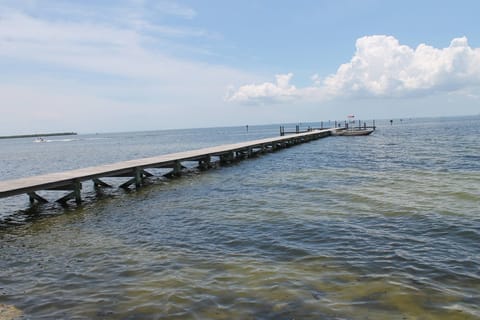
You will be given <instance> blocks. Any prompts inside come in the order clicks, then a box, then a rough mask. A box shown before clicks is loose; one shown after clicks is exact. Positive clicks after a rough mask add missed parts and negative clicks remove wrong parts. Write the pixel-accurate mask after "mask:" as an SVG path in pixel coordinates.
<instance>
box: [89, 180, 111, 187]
mask: <svg viewBox="0 0 480 320" xmlns="http://www.w3.org/2000/svg"><path fill="white" fill-rule="evenodd" d="M92 181H93V186H94V188H95V189H98V188H101V187H103V188H111V187H112V186H111V185H109V184H108V183H105V182H103V181H102V180H100V179H98V178H93V179H92Z"/></svg>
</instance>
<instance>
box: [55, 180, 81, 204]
mask: <svg viewBox="0 0 480 320" xmlns="http://www.w3.org/2000/svg"><path fill="white" fill-rule="evenodd" d="M71 190H72V192H70V193H69V194H67V195H65V196H63V197H61V198H60V199H58V200H57V201H56V202H58V203H60V204H62V205H66V204H67V201H68V200H70V199H75V202H76V203H77V205H79V204H81V203H82V195H81V192H80V191H81V190H82V184H81V183H80V181H74V182H73V184H72V185H71Z"/></svg>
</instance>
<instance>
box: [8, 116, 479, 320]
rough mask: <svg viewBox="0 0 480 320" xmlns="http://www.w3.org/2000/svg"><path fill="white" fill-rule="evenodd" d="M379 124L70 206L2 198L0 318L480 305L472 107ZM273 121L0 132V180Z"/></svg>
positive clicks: (409, 314)
mask: <svg viewBox="0 0 480 320" xmlns="http://www.w3.org/2000/svg"><path fill="white" fill-rule="evenodd" d="M377 125H378V127H379V128H378V130H377V131H376V132H375V133H374V134H373V135H371V136H368V137H329V138H325V139H320V140H317V141H313V142H310V143H306V144H302V145H299V146H296V147H293V148H289V149H285V150H282V151H279V152H277V153H273V154H266V155H263V156H261V157H258V158H255V159H252V160H245V161H242V162H239V163H237V164H234V165H230V166H227V167H221V168H217V169H213V170H210V171H208V172H204V173H201V174H199V173H195V172H191V173H189V174H187V176H186V177H183V178H182V179H176V180H171V181H166V180H163V179H159V178H156V179H154V182H153V183H152V184H150V185H148V186H146V187H144V188H142V189H140V190H139V191H130V192H125V191H121V190H118V189H117V188H114V189H111V190H110V189H106V190H105V191H104V194H102V195H96V194H95V192H94V191H93V189H92V188H91V187H89V186H85V187H84V190H83V193H82V195H83V196H84V198H85V199H86V201H85V203H84V204H83V205H82V206H80V207H78V208H77V207H76V206H75V205H72V206H70V207H69V208H66V209H64V208H61V207H59V206H56V205H54V204H47V205H45V206H44V207H43V208H31V209H29V208H28V199H27V197H26V196H19V197H14V198H11V199H0V223H1V226H0V318H1V315H2V313H1V310H2V308H3V309H4V310H6V309H7V308H8V307H10V308H12V307H13V306H14V307H15V308H16V309H18V311H19V312H22V314H23V317H24V318H25V319H166V318H168V319H175V318H178V319H245V318H252V319H480V307H479V306H480V246H479V243H480V161H479V160H480V156H479V155H480V141H479V139H478V137H479V136H480V118H479V117H470V118H448V119H413V120H410V119H408V120H404V121H402V122H400V121H395V122H394V124H393V126H390V124H389V123H387V122H385V123H378V122H377ZM277 134H278V126H263V127H255V126H250V128H249V132H248V133H246V132H245V128H214V129H192V130H175V131H167V132H165V131H159V132H140V133H122V134H108V135H107V134H101V135H80V136H76V137H74V138H73V140H69V139H67V140H64V139H62V138H61V137H56V138H54V137H51V138H50V140H53V141H51V142H47V143H34V142H33V139H20V140H4V141H2V140H0V148H1V149H0V159H1V160H0V161H1V163H2V166H1V168H0V170H1V171H0V177H1V178H2V180H5V179H11V178H16V177H20V176H29V175H32V174H40V173H46V172H53V171H61V170H66V169H74V168H79V167H85V166H90V165H97V164H101V163H110V162H115V161H120V160H127V159H132V158H138V157H146V156H153V155H158V154H163V153H170V152H175V151H181V150H190V149H196V148H201V147H206V146H212V145H218V144H224V143H232V142H237V141H245V140H252V139H257V138H263V137H269V136H275V135H277ZM121 182H123V180H118V181H113V183H114V184H115V183H116V185H119V184H120V183H121ZM46 196H47V197H49V199H52V200H53V199H54V198H55V197H56V196H58V193H54V194H50V193H47V194H46Z"/></svg>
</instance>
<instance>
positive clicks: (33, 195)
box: [28, 192, 48, 204]
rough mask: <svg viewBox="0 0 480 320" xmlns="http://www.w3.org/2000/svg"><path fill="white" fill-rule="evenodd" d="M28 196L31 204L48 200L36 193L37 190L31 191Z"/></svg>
mask: <svg viewBox="0 0 480 320" xmlns="http://www.w3.org/2000/svg"><path fill="white" fill-rule="evenodd" d="M28 198H29V200H30V204H34V203H35V201H37V202H40V203H47V202H48V200H47V199H45V198H43V197H41V196H39V195H38V194H36V193H35V192H29V193H28Z"/></svg>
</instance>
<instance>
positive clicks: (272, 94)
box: [227, 73, 298, 102]
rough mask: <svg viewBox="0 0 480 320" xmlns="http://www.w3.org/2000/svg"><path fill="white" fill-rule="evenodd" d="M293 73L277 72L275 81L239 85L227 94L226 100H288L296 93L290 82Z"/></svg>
mask: <svg viewBox="0 0 480 320" xmlns="http://www.w3.org/2000/svg"><path fill="white" fill-rule="evenodd" d="M292 76H293V74H292V73H289V74H277V75H276V76H275V78H276V82H275V83H272V82H265V83H262V84H258V85H256V84H251V85H245V86H241V87H240V88H239V89H238V90H237V91H236V92H232V93H231V94H229V95H227V100H228V101H239V102H248V101H250V100H252V99H254V100H270V99H271V100H288V99H290V98H293V97H295V96H296V95H297V94H298V90H297V88H296V87H295V86H293V85H291V84H290V79H291V78H292Z"/></svg>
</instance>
